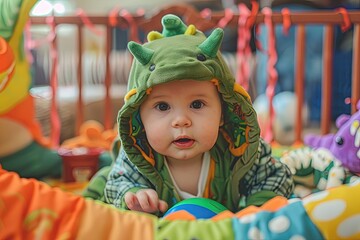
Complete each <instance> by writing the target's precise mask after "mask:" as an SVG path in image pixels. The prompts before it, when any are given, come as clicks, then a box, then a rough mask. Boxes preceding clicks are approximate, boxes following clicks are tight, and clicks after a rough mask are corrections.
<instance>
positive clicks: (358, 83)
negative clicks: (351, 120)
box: [351, 24, 360, 113]
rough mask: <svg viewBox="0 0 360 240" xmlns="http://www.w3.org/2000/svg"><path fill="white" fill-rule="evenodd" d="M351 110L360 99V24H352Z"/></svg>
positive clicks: (354, 110)
mask: <svg viewBox="0 0 360 240" xmlns="http://www.w3.org/2000/svg"><path fill="white" fill-rule="evenodd" d="M352 64H353V65H352V93H351V98H352V101H351V103H352V104H351V112H352V113H355V112H356V104H357V102H358V100H360V24H355V26H354V36H353V63H352Z"/></svg>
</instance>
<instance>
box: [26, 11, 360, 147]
mask: <svg viewBox="0 0 360 240" xmlns="http://www.w3.org/2000/svg"><path fill="white" fill-rule="evenodd" d="M239 9H240V8H239ZM240 10H241V11H242V12H241V11H240V12H241V14H238V13H233V11H231V10H225V11H221V12H211V11H210V10H209V9H204V10H202V11H198V10H196V9H195V8H194V7H192V6H190V5H176V6H168V7H165V8H163V9H161V10H159V11H158V12H157V13H155V14H153V15H152V16H150V17H149V16H145V14H144V13H143V12H140V13H132V14H131V13H129V12H127V11H126V10H124V9H123V10H120V9H116V10H113V12H112V13H110V14H109V16H86V15H85V13H83V12H82V13H79V14H77V15H74V16H54V17H51V18H49V17H31V18H30V22H31V26H32V27H34V26H39V25H47V26H49V30H50V32H51V31H52V32H53V33H54V34H55V35H54V37H53V38H52V39H50V41H49V46H50V48H51V49H52V51H57V45H58V44H57V35H56V33H57V30H56V29H57V28H58V27H60V26H61V25H69V24H70V25H72V26H74V27H75V29H76V32H77V42H76V43H75V44H76V47H77V53H76V55H77V58H76V60H75V61H73V62H72V64H73V65H75V66H76V69H75V71H76V73H75V75H76V80H75V81H76V82H73V84H74V85H75V86H76V89H77V90H76V91H78V93H77V94H75V95H76V111H75V112H76V118H75V119H76V125H75V132H76V133H78V130H79V127H80V125H81V124H82V123H83V122H84V120H85V119H84V104H85V103H84V101H86V99H85V97H84V96H85V95H84V94H86V93H84V91H85V90H84V83H85V82H86V81H87V80H86V79H85V78H86V77H85V76H84V73H85V72H86V71H88V70H86V69H84V58H86V55H84V47H83V44H82V42H83V41H84V29H86V28H87V29H90V30H92V31H97V29H96V28H97V27H99V26H102V27H103V28H102V30H104V31H103V35H102V36H101V37H103V38H104V42H105V52H104V56H103V58H102V59H103V60H104V61H105V68H104V73H103V75H99V76H100V78H101V80H100V81H99V83H100V84H101V85H102V86H103V89H104V92H105V93H104V94H102V96H101V98H102V99H103V103H102V104H103V108H104V109H105V110H104V113H103V122H104V126H105V128H106V129H109V128H112V126H113V124H114V122H115V121H116V120H115V118H114V117H113V116H114V111H116V109H115V108H114V107H113V104H114V101H112V97H111V92H112V91H113V92H116V93H118V94H119V92H120V95H121V96H118V99H120V101H121V98H122V97H123V95H124V94H125V89H126V87H125V85H126V77H127V74H128V72H127V71H128V70H129V66H130V62H131V59H130V56H129V55H127V54H126V51H123V52H122V53H121V54H123V55H124V56H123V58H125V59H127V63H126V66H125V67H121V70H122V71H124V72H123V73H122V75H123V79H122V80H120V81H117V80H114V78H116V75H114V69H113V68H118V65H115V64H112V62H111V61H112V60H114V58H113V56H112V55H114V54H116V52H118V51H117V50H116V49H114V41H115V40H114V39H115V36H114V35H115V33H114V29H116V28H120V29H126V30H127V31H128V34H127V36H126V35H123V36H121V37H117V39H116V42H117V43H119V42H122V43H123V44H126V42H127V41H129V40H135V41H138V42H143V41H144V39H141V34H142V36H144V35H145V34H146V33H147V32H149V31H151V30H157V31H160V30H161V25H160V19H161V16H163V15H164V14H167V13H173V14H176V15H179V16H181V17H182V18H183V19H184V21H185V22H187V23H192V24H195V25H196V26H197V27H198V28H199V29H200V30H202V31H204V32H206V31H208V30H210V29H213V28H215V27H218V26H220V27H223V28H224V27H227V28H228V27H231V28H234V29H236V31H237V33H238V34H239V35H243V36H244V37H243V38H241V37H240V38H239V39H235V41H236V42H237V52H234V53H233V54H230V55H232V58H229V59H231V60H228V63H229V66H230V67H231V68H232V69H233V70H234V75H236V78H237V81H238V82H239V83H240V84H242V85H243V86H244V87H245V88H246V89H247V90H250V95H252V96H256V93H254V91H251V90H252V89H251V85H252V84H254V81H255V82H256V79H255V77H254V76H253V72H254V71H253V67H254V65H256V63H254V62H255V61H256V60H254V57H253V54H252V53H251V50H250V49H249V45H250V37H249V34H251V31H253V29H254V28H255V29H256V27H257V26H261V25H264V23H266V21H267V22H268V23H267V26H268V27H269V34H270V35H269V36H270V37H269V43H268V45H269V47H271V46H275V44H276V39H275V37H274V36H271V34H274V28H275V27H276V26H283V28H284V29H285V28H289V27H290V26H297V28H296V49H295V50H294V51H295V56H296V59H295V62H296V66H295V71H294V86H295V89H294V92H295V93H296V96H297V97H298V99H299V101H298V104H297V107H296V118H295V121H296V123H295V142H301V140H302V136H303V130H304V126H303V122H302V120H301V119H302V115H303V113H302V109H303V108H302V103H303V101H304V93H305V92H306V86H305V84H304V82H305V79H304V78H305V77H304V76H305V75H304V72H305V71H306V69H305V54H304V52H305V48H306V44H307V43H306V29H305V28H306V26H308V25H312V24H321V25H323V26H324V37H323V64H322V65H323V66H322V73H323V74H322V80H321V81H322V85H321V91H322V96H321V104H322V105H321V109H320V111H321V120H320V129H321V134H326V133H329V132H330V131H331V122H332V119H331V110H332V107H333V106H332V81H333V76H332V70H331V69H332V67H333V66H332V62H333V59H334V51H333V48H334V38H333V35H334V28H335V27H338V26H342V27H343V28H346V27H353V35H352V49H353V51H352V52H353V55H352V61H353V63H352V73H351V74H352V75H351V97H350V98H349V99H351V100H350V101H349V103H350V104H351V110H352V112H355V110H356V109H355V104H356V102H357V100H358V99H360V69H359V68H358V66H359V61H360V60H359V58H360V49H359V45H360V42H359V41H360V40H359V38H360V29H359V28H360V25H359V24H360V13H359V12H357V11H342V10H343V9H337V10H334V11H330V10H327V11H324V10H323V11H315V12H314V11H311V12H294V13H292V12H290V11H286V12H273V13H271V16H270V18H267V17H266V15H265V14H264V13H263V12H261V11H259V9H258V8H257V7H256V6H255V7H253V8H252V11H250V10H247V9H246V10H244V8H241V9H240ZM49 19H51V21H49ZM268 19H270V20H268ZM30 38H31V36H30ZM225 55H226V54H225ZM50 62H52V67H51V66H50V65H49V66H48V69H47V71H48V72H49V74H48V76H49V78H52V79H53V80H54V78H55V77H57V79H56V80H55V81H56V82H57V83H51V82H52V81H51V80H49V83H51V84H50V85H52V87H54V86H55V85H53V84H56V85H61V83H60V82H61V81H62V80H61V79H59V73H58V72H57V70H58V69H59V68H58V67H56V64H57V62H58V59H56V58H54V57H53V59H50ZM273 64H274V63H273ZM249 65H251V66H249ZM245 67H246V68H250V70H246V71H244V70H243V69H244V68H245ZM270 67H271V66H270ZM249 71H250V72H249ZM270 78H271V77H270V76H269V79H268V81H269V82H271V81H274V80H275V81H276V79H270ZM272 78H274V77H272ZM124 79H125V80H124ZM114 82H115V84H114ZM116 82H117V83H116ZM119 86H120V87H122V88H121V89H120V90H119ZM116 87H117V88H116ZM249 88H250V89H249ZM115 89H116V90H115ZM59 93H60V92H57V91H53V92H52V94H53V95H54V96H55V97H53V98H52V101H56V99H57V98H56V95H57V94H59ZM93 94H94V93H92V95H93ZM88 95H89V94H88ZM90 95H91V94H90ZM340 101H341V100H340ZM58 102H61V100H58ZM54 106H56V104H55V105H54ZM118 106H119V105H118ZM270 119H271V118H270ZM53 127H54V126H53ZM53 127H50V129H52V131H54V128H53ZM55 131H56V130H55ZM270 140H271V139H270Z"/></svg>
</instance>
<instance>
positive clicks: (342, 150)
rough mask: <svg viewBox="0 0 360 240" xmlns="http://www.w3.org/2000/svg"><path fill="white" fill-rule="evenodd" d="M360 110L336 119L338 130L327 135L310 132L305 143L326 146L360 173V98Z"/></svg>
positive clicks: (353, 170)
mask: <svg viewBox="0 0 360 240" xmlns="http://www.w3.org/2000/svg"><path fill="white" fill-rule="evenodd" d="M357 109H358V111H357V112H355V113H354V114H352V115H351V116H350V115H345V114H343V115H340V116H339V117H338V118H337V119H336V126H337V128H338V131H337V132H336V133H334V134H333V133H331V134H327V135H325V136H319V135H313V134H308V135H306V136H305V137H304V143H305V144H306V145H308V146H310V147H313V148H320V147H321V148H326V149H329V150H330V152H331V153H332V154H333V155H334V156H335V157H336V158H337V159H338V160H339V161H340V162H341V163H342V165H343V166H344V167H346V168H348V169H349V170H350V171H351V172H353V173H358V174H359V173H360V100H359V101H358V103H357Z"/></svg>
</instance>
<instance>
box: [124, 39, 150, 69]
mask: <svg viewBox="0 0 360 240" xmlns="http://www.w3.org/2000/svg"><path fill="white" fill-rule="evenodd" d="M128 49H129V50H130V52H131V54H132V55H133V56H134V57H135V58H136V59H137V60H138V61H139V62H140V63H141V64H142V65H146V64H148V63H149V62H150V60H151V58H152V56H153V55H154V50H152V49H150V48H146V47H144V46H142V45H141V44H138V43H136V42H134V41H130V42H129V43H128Z"/></svg>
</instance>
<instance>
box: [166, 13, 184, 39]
mask: <svg viewBox="0 0 360 240" xmlns="http://www.w3.org/2000/svg"><path fill="white" fill-rule="evenodd" d="M161 24H162V26H163V31H162V35H163V36H164V37H171V36H175V35H180V34H184V33H185V32H186V30H187V26H186V25H185V23H184V22H183V21H182V20H181V19H180V18H179V17H178V16H176V15H174V14H167V15H165V16H164V17H163V18H162V20H161Z"/></svg>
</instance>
